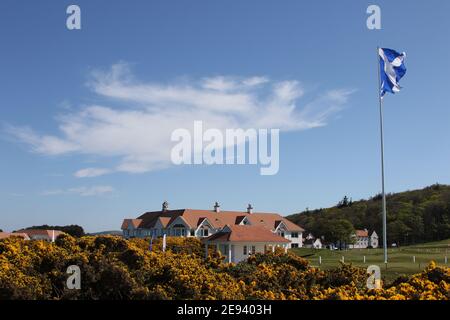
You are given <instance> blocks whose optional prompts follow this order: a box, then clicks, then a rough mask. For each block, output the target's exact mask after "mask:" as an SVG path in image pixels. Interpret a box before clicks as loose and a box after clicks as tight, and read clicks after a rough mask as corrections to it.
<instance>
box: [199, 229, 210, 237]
mask: <svg viewBox="0 0 450 320" xmlns="http://www.w3.org/2000/svg"><path fill="white" fill-rule="evenodd" d="M208 235H209V230H208V229H207V228H202V229H200V237H207V236H208Z"/></svg>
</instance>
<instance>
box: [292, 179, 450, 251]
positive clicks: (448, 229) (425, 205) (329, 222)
mask: <svg viewBox="0 0 450 320" xmlns="http://www.w3.org/2000/svg"><path fill="white" fill-rule="evenodd" d="M386 199H387V230H388V243H389V244H392V243H396V244H398V245H409V244H415V243H423V242H430V241H438V240H444V239H448V238H450V186H448V185H441V184H435V185H432V186H429V187H426V188H424V189H421V190H413V191H406V192H400V193H393V194H388V195H387V197H386ZM287 218H288V219H289V220H291V221H293V222H294V223H297V224H299V225H301V226H303V227H304V228H305V229H306V230H307V232H311V233H312V234H313V235H314V236H316V237H319V236H325V241H330V242H334V241H336V239H335V238H339V237H343V236H342V234H345V232H344V233H343V231H345V230H346V229H348V228H352V229H364V228H367V229H368V230H369V231H370V232H371V231H373V230H375V231H376V232H377V234H378V235H379V237H380V240H381V239H382V237H381V235H382V213H381V195H380V194H378V195H376V196H374V197H372V198H370V199H368V200H360V201H352V200H351V199H349V198H348V197H344V199H343V200H342V201H339V203H338V204H337V205H336V206H334V207H332V208H326V209H317V210H306V211H304V212H301V213H298V214H294V215H291V216H288V217H287ZM350 226H351V227H350ZM337 240H343V241H344V242H345V239H337Z"/></svg>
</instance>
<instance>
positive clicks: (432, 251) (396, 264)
mask: <svg viewBox="0 0 450 320" xmlns="http://www.w3.org/2000/svg"><path fill="white" fill-rule="evenodd" d="M291 250H292V252H294V253H296V254H298V255H299V256H303V257H305V259H307V260H308V261H309V262H310V264H311V265H312V266H315V267H320V268H322V269H330V268H335V267H338V266H340V261H341V260H342V257H344V262H345V263H351V264H352V265H354V266H359V267H364V268H367V267H368V266H369V265H378V266H380V268H381V274H382V277H383V278H385V279H386V280H388V281H392V280H394V279H395V278H397V277H398V276H401V275H411V274H415V273H419V272H420V271H422V270H423V269H424V268H425V266H426V265H427V264H428V263H429V262H430V261H435V262H436V263H437V264H438V265H445V258H446V257H447V260H448V259H449V258H450V239H448V240H443V241H439V242H430V243H424V244H418V245H413V246H405V247H399V248H389V249H388V265H387V269H386V266H385V265H384V259H383V249H351V250H333V251H332V250H329V249H321V250H318V249H309V248H299V249H291ZM364 256H365V259H366V260H365V263H364ZM414 257H415V262H414ZM320 259H321V262H322V263H321V264H320V262H319V260H320ZM446 266H448V261H447V265H446Z"/></svg>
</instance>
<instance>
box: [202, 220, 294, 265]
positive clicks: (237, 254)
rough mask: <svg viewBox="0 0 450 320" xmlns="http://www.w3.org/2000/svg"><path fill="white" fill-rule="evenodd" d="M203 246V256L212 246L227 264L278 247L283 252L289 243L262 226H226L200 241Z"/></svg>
mask: <svg viewBox="0 0 450 320" xmlns="http://www.w3.org/2000/svg"><path fill="white" fill-rule="evenodd" d="M202 242H203V243H204V244H205V251H206V252H205V254H206V255H208V247H209V246H211V245H213V246H215V248H216V250H217V251H219V252H220V253H221V254H222V255H224V256H225V257H226V261H227V262H234V263H238V262H239V261H242V260H245V259H247V258H248V257H249V256H250V255H252V254H256V253H266V252H273V251H275V248H277V247H280V248H283V249H284V250H285V251H286V250H287V248H288V247H289V244H290V241H289V240H288V239H286V238H285V237H282V236H280V235H278V234H277V233H274V232H271V231H270V230H268V229H267V228H265V227H262V226H252V225H226V226H225V227H223V228H222V229H221V230H220V231H218V232H216V233H215V234H213V235H212V236H210V237H208V238H205V239H203V240H202Z"/></svg>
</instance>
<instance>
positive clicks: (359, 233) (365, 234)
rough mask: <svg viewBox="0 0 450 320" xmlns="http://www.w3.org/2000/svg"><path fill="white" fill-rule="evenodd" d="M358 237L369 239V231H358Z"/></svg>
mask: <svg viewBox="0 0 450 320" xmlns="http://www.w3.org/2000/svg"><path fill="white" fill-rule="evenodd" d="M356 236H357V237H368V236H369V232H368V231H367V230H356Z"/></svg>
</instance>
